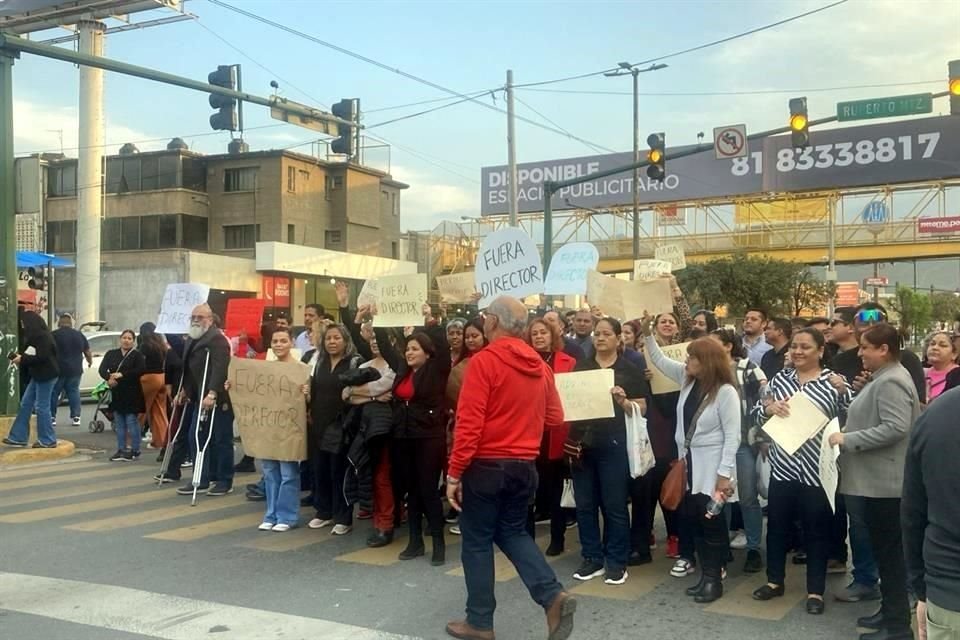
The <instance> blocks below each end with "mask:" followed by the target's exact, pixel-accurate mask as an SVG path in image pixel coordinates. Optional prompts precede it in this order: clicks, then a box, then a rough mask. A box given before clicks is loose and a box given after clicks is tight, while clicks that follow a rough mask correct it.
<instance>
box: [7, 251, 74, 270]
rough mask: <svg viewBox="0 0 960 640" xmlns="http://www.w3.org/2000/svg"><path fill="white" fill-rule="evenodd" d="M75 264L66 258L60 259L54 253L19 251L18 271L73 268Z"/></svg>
mask: <svg viewBox="0 0 960 640" xmlns="http://www.w3.org/2000/svg"><path fill="white" fill-rule="evenodd" d="M72 266H73V263H72V262H70V261H69V260H66V259H64V258H58V257H57V256H55V255H53V254H52V253H40V252H38V251H17V269H29V268H30V267H72Z"/></svg>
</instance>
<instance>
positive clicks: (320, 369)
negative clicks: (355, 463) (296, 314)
mask: <svg viewBox="0 0 960 640" xmlns="http://www.w3.org/2000/svg"><path fill="white" fill-rule="evenodd" d="M360 362H361V358H360V356H357V355H354V356H351V357H349V358H341V359H340V361H339V362H338V363H337V364H336V366H335V367H333V370H331V369H330V359H329V358H323V359H321V360H320V361H319V362H317V366H315V367H314V368H313V372H312V373H311V375H310V424H309V425H308V426H309V428H308V429H307V439H308V444H309V451H311V452H314V453H315V452H317V451H324V452H327V453H340V452H341V451H342V450H343V446H344V444H346V441H345V433H344V428H343V427H344V420H345V418H346V414H345V409H348V408H349V406H348V405H347V403H346V402H344V401H343V395H342V394H343V388H344V386H345V385H344V384H343V383H342V382H340V374H341V373H346V372H347V371H349V370H350V369H355V368H356V367H358V366H359V365H360Z"/></svg>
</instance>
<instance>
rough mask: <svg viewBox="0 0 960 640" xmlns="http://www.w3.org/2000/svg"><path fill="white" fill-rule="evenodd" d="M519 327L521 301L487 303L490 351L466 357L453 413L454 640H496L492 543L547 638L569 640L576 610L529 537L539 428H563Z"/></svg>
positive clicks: (549, 380) (546, 374) (550, 385)
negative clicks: (461, 597)
mask: <svg viewBox="0 0 960 640" xmlns="http://www.w3.org/2000/svg"><path fill="white" fill-rule="evenodd" d="M526 322H527V309H526V307H524V306H523V304H521V303H520V301H519V300H516V299H515V298H511V297H508V296H502V297H500V298H497V299H496V300H494V301H493V302H492V303H491V304H490V306H489V307H488V308H487V310H486V312H485V314H484V321H483V332H484V334H485V335H486V337H487V339H488V340H489V341H490V344H489V346H487V347H486V348H485V349H483V350H482V351H480V352H478V353H477V354H475V355H474V356H473V358H471V360H470V367H469V368H468V369H467V374H466V376H465V378H464V381H463V392H462V393H461V394H460V400H459V403H458V405H457V429H456V432H455V436H454V443H453V451H452V452H451V454H450V462H449V464H448V467H447V470H448V475H447V498H448V499H449V500H450V504H451V505H452V506H453V507H454V508H455V509H457V510H459V511H461V514H460V530H461V531H462V532H463V545H462V552H461V560H462V562H463V573H464V579H465V580H466V583H467V609H466V611H467V619H466V620H463V621H457V622H450V623H449V624H447V633H448V634H450V635H451V636H453V637H454V638H463V639H465V640H493V639H494V633H493V612H494V609H496V600H495V598H494V594H493V588H494V564H493V543H494V542H496V543H497V546H498V547H500V550H501V551H503V553H504V554H505V555H506V556H507V557H508V558H509V559H510V562H512V563H513V565H514V567H516V569H517V573H519V574H520V577H521V579H522V580H523V583H524V584H525V585H526V586H527V589H528V590H529V591H530V596H531V597H532V598H533V599H534V600H535V601H536V602H537V604H539V605H540V606H541V607H543V609H544V611H545V612H546V615H547V631H548V639H549V640H566V638H567V637H568V636H569V635H570V633H571V631H572V630H573V614H574V611H575V610H576V604H577V603H576V601H575V600H574V599H573V598H572V597H571V596H570V595H569V594H567V593H566V592H565V591H564V590H563V585H561V584H560V582H559V581H558V580H557V575H556V574H555V573H554V571H553V569H551V568H550V565H548V564H547V561H546V560H545V559H544V557H543V554H542V553H541V552H540V549H539V548H538V547H537V545H536V543H535V542H534V541H533V538H531V537H530V535H529V534H528V533H527V531H526V522H527V508H528V505H529V504H530V503H531V502H532V501H533V497H534V495H535V494H536V491H537V470H536V464H535V462H536V458H537V454H538V453H539V452H540V441H541V438H542V436H543V429H544V426H545V425H546V427H547V428H553V427H555V426H559V425H561V424H562V423H563V408H562V407H561V406H560V397H559V396H558V395H557V389H556V386H555V385H554V381H553V372H552V371H551V370H550V367H548V366H547V365H546V364H545V363H544V362H543V359H542V358H541V357H540V356H539V355H538V354H537V352H536V351H534V350H533V348H532V347H530V346H529V345H527V343H525V342H524V341H523V340H522V339H521V338H520V335H521V334H522V333H523V330H524V327H525V326H526Z"/></svg>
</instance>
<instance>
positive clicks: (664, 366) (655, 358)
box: [643, 335, 687, 385]
mask: <svg viewBox="0 0 960 640" xmlns="http://www.w3.org/2000/svg"><path fill="white" fill-rule="evenodd" d="M643 345H644V347H646V353H647V356H648V357H649V358H650V364H652V365H653V366H655V367H656V368H657V369H659V370H660V372H661V373H662V374H663V375H665V376H667V377H668V378H670V379H671V380H673V381H674V382H676V383H677V384H681V385H682V384H683V383H684V382H685V381H686V379H687V365H685V364H684V363H682V362H677V361H676V360H673V359H671V358H668V357H667V356H666V355H664V353H663V351H661V350H660V345H658V344H657V339H656V338H654V337H653V336H652V335H649V336H645V337H644V338H643Z"/></svg>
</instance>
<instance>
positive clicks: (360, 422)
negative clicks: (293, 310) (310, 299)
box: [341, 316, 393, 509]
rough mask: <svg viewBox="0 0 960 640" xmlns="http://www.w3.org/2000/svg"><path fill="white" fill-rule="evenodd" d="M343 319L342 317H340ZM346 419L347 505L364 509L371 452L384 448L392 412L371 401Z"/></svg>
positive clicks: (368, 502) (369, 501)
mask: <svg viewBox="0 0 960 640" xmlns="http://www.w3.org/2000/svg"><path fill="white" fill-rule="evenodd" d="M341 317H342V316H341ZM346 415H347V418H346V420H345V424H346V429H347V431H348V439H349V440H350V448H349V449H348V450H347V462H349V463H350V467H349V468H348V469H347V475H346V478H345V479H344V484H343V494H344V497H346V499H347V504H355V503H357V502H359V503H360V506H361V507H363V508H365V509H372V508H373V476H374V473H375V472H376V469H374V460H373V457H372V455H371V454H372V451H373V449H374V448H375V447H376V448H381V447H383V446H384V445H385V444H386V443H387V442H388V440H386V439H387V438H389V436H390V432H391V431H392V429H393V411H392V410H391V407H390V404H389V403H386V402H368V403H366V404H363V405H359V406H353V407H351V408H350V410H349V411H348V412H347V414H346Z"/></svg>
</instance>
